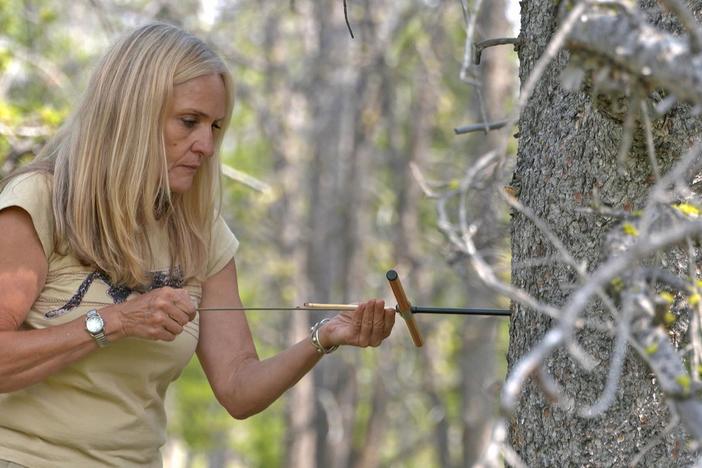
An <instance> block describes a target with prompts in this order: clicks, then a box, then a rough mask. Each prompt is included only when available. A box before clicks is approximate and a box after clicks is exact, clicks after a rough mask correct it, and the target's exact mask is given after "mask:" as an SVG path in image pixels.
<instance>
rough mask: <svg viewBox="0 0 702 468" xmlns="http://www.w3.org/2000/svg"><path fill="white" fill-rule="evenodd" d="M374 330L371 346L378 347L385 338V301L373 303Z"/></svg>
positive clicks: (378, 300)
mask: <svg viewBox="0 0 702 468" xmlns="http://www.w3.org/2000/svg"><path fill="white" fill-rule="evenodd" d="M372 308H373V329H372V331H371V338H370V345H371V346H378V345H379V344H380V343H381V342H382V341H383V338H385V336H386V335H385V301H383V300H382V299H377V300H375V301H373V307H372Z"/></svg>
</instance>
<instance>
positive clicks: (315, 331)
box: [310, 318, 339, 354]
mask: <svg viewBox="0 0 702 468" xmlns="http://www.w3.org/2000/svg"><path fill="white" fill-rule="evenodd" d="M329 320H331V319H328V318H325V319H322V320H320V321H319V322H317V323H315V324H314V325H312V328H310V340H312V345H313V346H314V349H316V350H317V352H318V353H319V354H329V353H332V352H334V351H336V348H338V347H339V345H334V346H332V347H330V348H325V347H324V346H322V344H321V343H320V342H319V329H320V328H322V327H323V326H324V325H325V324H326V323H327V322H329Z"/></svg>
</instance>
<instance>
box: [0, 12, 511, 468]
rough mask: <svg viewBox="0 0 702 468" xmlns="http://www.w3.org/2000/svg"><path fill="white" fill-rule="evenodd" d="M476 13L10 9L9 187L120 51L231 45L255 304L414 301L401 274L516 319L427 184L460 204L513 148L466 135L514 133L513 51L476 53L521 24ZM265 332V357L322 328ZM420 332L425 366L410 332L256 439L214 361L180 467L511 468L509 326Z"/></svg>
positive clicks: (4, 112)
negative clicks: (499, 431) (174, 42)
mask: <svg viewBox="0 0 702 468" xmlns="http://www.w3.org/2000/svg"><path fill="white" fill-rule="evenodd" d="M468 6H469V5H468V4H466V3H464V2H457V1H442V0H424V1H418V0H374V1H370V0H365V1H353V2H348V7H349V8H348V19H349V24H350V27H351V28H352V30H353V33H354V36H355V37H354V38H351V36H350V33H349V30H348V28H347V24H346V22H345V18H344V4H343V2H342V1H341V0H339V1H331V0H318V1H302V0H291V1H290V2H262V1H253V0H240V1H236V0H219V1H213V0H211V1H198V0H184V1H177V2H175V1H163V0H161V1H136V0H135V1H129V0H81V1H74V2H61V1H57V0H0V168H1V169H0V176H2V175H5V174H7V173H9V172H10V171H11V170H12V169H13V168H15V167H17V166H18V165H20V164H23V163H25V162H26V161H28V160H30V159H31V158H32V157H33V155H34V154H36V152H37V151H38V149H39V148H40V147H41V145H42V144H43V143H44V142H45V141H46V138H47V137H49V136H50V135H51V134H52V133H53V132H55V131H56V129H57V128H58V126H59V125H60V124H61V123H62V122H63V121H64V119H65V118H66V117H67V116H68V115H69V113H70V112H71V110H72V106H73V105H74V104H75V102H76V101H77V99H78V98H79V96H80V93H81V91H82V90H83V89H84V86H85V84H86V82H87V79H88V77H89V74H90V70H91V66H92V64H93V63H94V60H95V59H96V57H98V56H99V55H100V54H101V53H102V52H103V51H104V50H105V47H106V46H107V45H108V44H109V43H111V41H112V40H114V38H115V37H116V36H117V35H119V34H120V33H121V32H123V31H125V30H128V29H130V28H132V27H135V26H138V25H140V24H143V23H145V22H148V21H151V20H164V21H168V22H171V23H175V24H179V25H181V26H183V27H184V28H186V29H188V30H190V31H192V32H194V33H195V34H197V35H198V36H200V37H202V38H203V39H205V40H206V41H207V42H209V43H210V44H212V45H213V46H214V48H215V49H216V50H217V51H218V52H219V53H220V54H221V55H222V56H223V57H224V59H225V60H226V61H227V63H228V64H229V66H230V67H231V69H232V72H233V75H234V77H235V80H236V86H237V103H236V108H235V112H234V117H233V121H232V125H231V128H230V129H229V130H228V136H227V139H226V141H225V144H224V148H223V153H222V158H223V161H224V164H225V174H226V175H227V178H226V180H225V208H224V215H225V217H226V219H227V221H228V223H229V225H230V227H231V228H232V230H233V231H234V232H235V233H236V235H237V236H238V238H239V240H240V241H241V248H240V251H239V253H238V256H237V264H238V269H239V271H240V289H241V292H242V298H243V301H244V304H246V305H250V306H269V305H278V304H280V305H294V304H300V303H302V302H305V301H315V302H348V301H356V300H362V299H365V298H369V297H381V298H385V299H386V300H387V301H388V302H389V303H391V304H394V300H393V299H392V295H391V292H390V289H389V287H388V285H387V282H386V281H385V277H384V272H385V271H386V270H388V269H389V268H395V269H397V270H398V271H399V273H400V276H401V278H402V279H403V282H404V284H405V287H406V290H407V292H408V295H409V296H410V300H412V301H413V302H415V303H417V304H422V305H429V304H432V305H438V306H448V307H450V306H493V307H494V306H499V307H505V306H507V305H508V303H507V302H506V301H505V300H504V299H502V300H500V299H499V298H497V297H496V296H495V295H494V294H493V293H491V292H489V291H487V290H486V289H485V288H484V287H482V286H481V284H480V283H479V282H478V281H477V280H475V279H474V277H473V275H472V273H471V271H470V269H469V267H468V262H467V260H466V257H465V255H464V254H463V253H462V252H459V251H457V250H456V249H455V248H452V247H451V246H450V243H449V242H448V241H447V240H446V239H445V238H444V237H443V236H442V234H441V232H440V230H439V229H438V228H437V222H438V220H437V214H436V201H435V200H432V199H430V198H428V197H426V196H425V195H424V194H423V191H422V189H421V187H420V183H419V182H420V181H421V182H423V183H427V184H429V185H431V187H432V188H433V189H436V190H442V189H448V190H450V189H452V188H456V187H457V186H458V184H459V183H460V177H461V176H462V174H463V173H464V171H465V170H466V167H468V166H469V165H470V164H471V162H472V161H473V160H474V159H475V158H476V157H477V156H479V155H481V154H483V153H485V152H486V151H488V150H490V149H491V148H492V147H494V146H495V145H496V144H497V141H496V140H495V139H494V138H493V137H492V136H491V135H490V134H488V133H487V132H485V133H483V132H478V133H470V134H463V135H456V134H455V133H454V128H455V127H458V126H461V125H463V124H468V123H475V122H490V121H495V120H499V119H501V118H503V117H504V116H505V115H507V114H508V113H509V111H510V109H511V107H512V103H513V101H514V96H515V95H516V89H517V71H516V70H517V64H516V55H515V53H514V52H513V51H512V48H511V47H509V46H503V47H496V48H491V49H489V50H488V51H486V52H484V53H483V57H482V61H481V63H480V65H475V64H472V60H470V58H466V57H464V52H465V41H466V34H467V31H471V28H473V31H472V32H471V34H473V35H474V37H475V39H476V40H479V39H483V38H492V37H505V36H513V35H515V34H516V32H515V28H516V26H515V25H514V23H513V22H510V21H509V20H508V19H507V13H508V8H507V5H506V4H505V3H504V2H503V1H490V2H485V3H484V4H483V6H482V8H481V10H480V15H479V16H477V17H473V16H471V15H470V10H469V8H468ZM481 83H482V84H481ZM513 146H514V145H513V144H510V146H509V148H508V152H509V153H514V148H513ZM427 181H429V182H427ZM137 189H138V188H137V187H135V190H137ZM425 191H426V187H425ZM478 199H479V197H478ZM479 208H481V210H482V212H483V215H484V220H483V224H482V229H481V234H480V239H478V243H479V246H480V249H481V251H482V252H483V253H484V255H487V256H488V258H489V260H490V262H491V264H492V265H494V266H497V269H498V271H499V272H500V273H501V274H502V275H503V278H502V279H504V280H506V281H509V268H510V267H509V264H510V263H509V244H508V240H507V234H508V230H507V223H508V219H509V217H508V214H507V211H506V209H505V208H504V207H502V208H500V207H498V206H493V205H491V204H486V205H485V206H482V207H479ZM500 266H501V268H500ZM248 317H249V320H250V324H251V327H252V330H253V333H254V336H255V338H256V343H257V347H258V350H259V354H260V355H261V356H262V357H265V356H269V355H271V354H273V353H275V352H276V351H278V350H280V349H282V348H284V347H285V346H287V345H288V344H290V343H292V342H294V341H296V340H298V339H300V338H302V337H304V336H305V335H306V334H307V330H308V328H309V326H310V325H311V323H313V322H314V321H316V320H318V319H319V318H321V316H320V315H318V314H307V313H297V312H296V313H295V314H289V313H284V312H272V313H261V312H258V313H249V315H248ZM418 324H419V326H420V329H421V330H422V331H423V333H424V334H425V340H426V345H425V346H424V347H423V348H415V347H413V345H412V342H411V340H410V338H409V335H408V333H407V331H406V330H405V329H404V326H403V325H402V324H401V323H398V326H397V327H396V329H395V331H394V332H393V335H392V336H391V338H390V339H389V340H388V342H386V343H384V344H383V346H382V347H381V348H379V349H364V350H356V349H343V350H341V351H340V352H337V353H335V354H334V355H332V356H329V357H325V358H324V359H323V360H322V362H321V363H320V364H319V365H318V366H317V368H316V369H315V370H314V372H313V373H312V374H311V375H310V376H308V377H306V378H305V379H303V380H302V381H301V382H300V383H299V384H298V385H297V386H296V387H295V388H294V389H293V390H291V391H289V392H288V393H287V394H286V395H285V396H284V397H283V398H282V399H281V400H280V401H278V402H277V403H275V404H274V405H273V406H272V407H271V408H269V409H268V410H266V411H265V412H263V413H261V414H260V415H257V416H254V417H252V418H250V419H248V420H246V421H234V420H232V419H231V418H230V417H229V416H228V415H227V414H226V412H225V411H224V410H223V409H221V408H220V407H219V406H218V404H217V403H216V401H215V399H214V397H213V395H212V393H211V391H210V390H209V387H208V385H207V382H206V380H205V378H204V376H203V374H202V372H201V371H200V369H199V365H198V364H197V361H196V360H194V361H193V362H192V363H191V365H190V366H189V367H188V368H187V369H186V370H185V371H184V373H183V375H182V376H181V378H180V379H179V380H178V381H177V383H176V384H175V385H174V386H173V387H172V389H171V390H170V393H169V395H170V400H169V433H170V440H171V442H170V443H169V445H168V446H167V447H166V448H165V450H164V454H165V459H166V466H169V467H178V466H188V467H189V466H210V467H225V466H236V467H238V466H241V467H275V466H287V467H295V466H297V467H302V466H305V467H311V466H324V467H359V468H360V467H363V468H371V467H375V466H407V467H415V466H416V467H419V466H422V467H426V466H441V467H452V466H473V464H475V463H476V462H477V461H478V460H482V461H483V462H487V463H494V462H497V460H496V459H493V460H487V459H486V457H489V454H487V453H486V452H485V450H486V447H487V446H488V443H489V439H490V430H491V427H492V417H493V415H494V414H495V413H496V395H497V394H498V393H499V387H500V381H501V380H502V378H503V376H504V374H505V372H506V362H505V354H506V348H507V326H508V322H507V320H505V319H499V318H462V317H418Z"/></svg>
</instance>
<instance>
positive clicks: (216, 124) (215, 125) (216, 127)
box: [212, 122, 222, 130]
mask: <svg viewBox="0 0 702 468" xmlns="http://www.w3.org/2000/svg"><path fill="white" fill-rule="evenodd" d="M212 128H214V129H215V130H221V129H222V125H220V124H218V123H217V122H215V123H213V124H212Z"/></svg>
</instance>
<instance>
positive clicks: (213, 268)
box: [207, 216, 239, 278]
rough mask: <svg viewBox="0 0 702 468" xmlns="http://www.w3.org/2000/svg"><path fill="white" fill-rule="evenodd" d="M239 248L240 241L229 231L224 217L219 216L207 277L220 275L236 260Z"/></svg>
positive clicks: (208, 261)
mask: <svg viewBox="0 0 702 468" xmlns="http://www.w3.org/2000/svg"><path fill="white" fill-rule="evenodd" d="M238 248H239V240H238V239H237V238H236V236H235V235H234V233H233V232H232V231H231V229H229V226H227V223H226V222H225V221H224V218H222V216H218V217H217V219H216V220H215V224H214V227H213V228H212V240H211V242H210V255H209V258H208V259H207V277H208V278H209V277H210V276H212V275H214V274H215V273H218V272H219V271H220V270H221V269H222V268H224V267H225V266H226V265H227V263H229V261H230V260H231V259H232V258H234V254H236V251H237V249H238Z"/></svg>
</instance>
